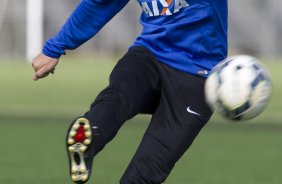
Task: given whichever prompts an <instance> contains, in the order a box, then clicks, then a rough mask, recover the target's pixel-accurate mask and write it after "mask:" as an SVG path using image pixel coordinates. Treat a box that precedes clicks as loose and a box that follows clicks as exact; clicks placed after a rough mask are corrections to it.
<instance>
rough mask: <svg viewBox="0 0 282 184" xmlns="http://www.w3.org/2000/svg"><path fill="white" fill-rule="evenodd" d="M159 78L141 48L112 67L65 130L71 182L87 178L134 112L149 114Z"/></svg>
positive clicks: (83, 180)
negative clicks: (102, 85) (105, 83)
mask: <svg viewBox="0 0 282 184" xmlns="http://www.w3.org/2000/svg"><path fill="white" fill-rule="evenodd" d="M158 88H159V79H158V73H157V72H156V70H155V67H154V64H153V62H152V61H151V59H150V57H148V56H147V55H146V52H144V51H143V50H142V49H140V48H137V49H132V50H130V51H129V52H128V53H127V54H126V55H125V56H124V57H123V58H122V59H121V60H120V61H119V62H118V64H117V65H116V66H115V68H114V69H113V71H112V73H111V75H110V84H109V86H108V87H107V88H106V89H104V90H103V91H102V92H101V93H100V94H99V95H98V96H97V98H96V99H95V101H94V102H93V104H92V105H91V108H90V110H89V111H88V112H87V113H86V114H85V115H84V116H83V117H80V118H78V119H76V120H75V121H74V122H73V123H72V125H71V126H70V129H69V131H68V136H67V149H68V155H69V158H70V159H69V160H70V173H71V177H72V180H73V181H75V182H77V183H79V182H81V183H84V182H86V181H87V180H88V179H89V174H90V169H91V165H92V159H93V156H95V155H96V154H97V153H98V152H99V151H100V150H101V149H102V148H103V147H104V146H105V145H106V143H108V142H109V141H110V140H111V139H112V138H113V137H114V136H115V135H116V133H117V131H118V130H119V128H120V127H121V125H122V124H123V123H124V122H125V121H126V120H128V119H129V118H131V117H133V116H134V115H136V114H137V113H140V112H143V113H152V112H154V111H155V109H156V106H157V105H158V103H159V96H160V95H159V91H158Z"/></svg>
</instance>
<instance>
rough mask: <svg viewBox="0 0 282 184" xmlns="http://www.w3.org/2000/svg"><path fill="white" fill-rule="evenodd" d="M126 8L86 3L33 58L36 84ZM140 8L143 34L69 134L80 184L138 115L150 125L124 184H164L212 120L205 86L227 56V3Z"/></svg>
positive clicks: (148, 3) (105, 0) (167, 1)
mask: <svg viewBox="0 0 282 184" xmlns="http://www.w3.org/2000/svg"><path fill="white" fill-rule="evenodd" d="M127 2H128V0H82V1H81V2H80V4H79V5H78V7H77V8H76V9H75V10H74V12H73V13H72V15H71V16H70V17H69V19H68V20H67V21H66V23H65V24H64V26H63V27H62V29H61V30H60V31H59V32H58V34H57V35H56V36H54V37H52V38H50V39H49V40H47V41H46V43H45V45H44V48H43V51H42V53H40V54H39V55H38V56H36V57H35V58H34V59H33V61H32V65H33V67H34V69H35V76H34V80H38V79H41V78H43V77H46V76H47V75H48V74H49V73H52V72H54V69H55V66H56V65H57V64H58V62H59V58H60V56H61V55H63V54H65V50H69V49H75V48H77V47H78V46H80V45H81V44H83V43H84V42H86V41H87V40H89V39H90V38H91V37H93V36H94V35H95V34H96V33H97V32H98V31H99V30H100V29H101V28H102V27H103V26H104V25H105V24H106V23H107V22H108V21H109V20H110V19H111V18H112V17H113V16H115V15H116V14H117V13H118V12H119V11H120V10H121V9H122V8H123V7H124V6H125V5H126V4H127ZM138 2H139V3H140V5H141V8H142V10H143V12H142V15H141V18H140V21H141V24H142V25H143V30H142V33H141V34H140V35H139V36H138V37H137V38H136V41H135V42H134V43H133V44H132V45H131V46H130V47H129V50H128V51H127V53H126V54H125V55H124V56H123V57H122V58H121V59H120V60H119V61H118V63H117V65H116V66H115V67H114V69H113V71H112V73H111V75H110V81H109V85H108V86H107V87H106V88H105V89H104V90H103V91H102V92H101V93H100V94H99V95H98V96H97V98H96V99H95V100H94V102H93V103H92V105H91V107H90V109H89V111H88V112H86V113H85V114H84V115H83V116H81V117H79V118H77V119H75V120H74V121H73V123H72V124H71V125H70V128H69V130H68V133H67V140H66V147H67V152H68V157H69V162H70V175H71V179H72V181H74V182H76V183H84V182H86V181H87V180H88V179H89V177H90V173H91V167H92V161H93V157H94V156H95V155H96V154H98V153H99V152H100V151H101V150H102V149H103V147H104V146H105V145H106V144H107V143H108V142H109V141H111V140H112V139H113V138H114V136H115V135H116V133H117V132H118V130H119V128H120V127H121V126H122V125H123V123H124V122H125V121H126V120H128V119H130V118H132V117H134V116H135V115H137V114H139V113H147V114H152V119H151V122H150V125H149V127H148V128H147V130H146V132H145V134H144V137H143V139H142V141H141V143H140V146H139V148H138V150H137V151H136V153H135V155H134V156H133V158H132V160H131V162H130V164H129V166H128V168H127V169H126V171H125V173H124V175H123V176H122V178H121V180H120V183H121V184H160V183H163V182H164V181H165V179H166V178H167V176H168V175H169V173H170V172H171V170H172V169H173V167H174V165H175V163H176V162H177V161H178V160H179V158H180V157H181V156H182V155H183V153H184V152H185V151H186V150H187V149H188V148H189V147H190V145H191V144H192V142H193V140H194V139H195V137H196V136H197V134H198V133H199V131H200V130H201V128H202V127H203V126H204V125H205V124H206V123H207V121H208V120H209V119H210V117H211V115H212V112H211V110H210V108H209V107H208V105H207V104H206V102H205V97H204V83H205V79H206V77H207V76H208V75H209V72H210V70H211V69H212V67H213V66H215V65H216V64H217V63H218V62H219V61H221V60H223V59H225V58H226V56H227V0H138ZM115 31H118V30H115ZM74 75H75V74H74ZM129 139H130V137H129Z"/></svg>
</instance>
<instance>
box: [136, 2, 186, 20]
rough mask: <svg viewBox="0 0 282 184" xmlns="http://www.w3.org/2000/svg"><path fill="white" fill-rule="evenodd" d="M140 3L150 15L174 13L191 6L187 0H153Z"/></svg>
mask: <svg viewBox="0 0 282 184" xmlns="http://www.w3.org/2000/svg"><path fill="white" fill-rule="evenodd" d="M140 4H141V7H142V9H143V11H144V13H145V14H146V15H148V16H150V17H152V16H160V15H172V14H173V13H177V12H179V11H180V10H181V9H182V8H185V7H188V6H189V4H188V2H187V0H151V1H148V2H141V3H140ZM172 12H173V13H172Z"/></svg>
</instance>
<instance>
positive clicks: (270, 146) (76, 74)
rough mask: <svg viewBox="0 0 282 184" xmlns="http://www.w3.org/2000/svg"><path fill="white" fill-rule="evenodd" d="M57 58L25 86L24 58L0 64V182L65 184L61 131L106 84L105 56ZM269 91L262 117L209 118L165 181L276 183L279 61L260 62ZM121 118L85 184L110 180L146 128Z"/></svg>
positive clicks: (281, 124) (281, 164)
mask: <svg viewBox="0 0 282 184" xmlns="http://www.w3.org/2000/svg"><path fill="white" fill-rule="evenodd" d="M85 60H86V61H78V60H76V59H74V60H70V59H63V60H62V62H61V63H60V64H59V66H58V67H57V69H56V74H55V75H54V76H50V77H49V78H47V79H44V80H42V81H38V82H34V81H32V77H33V70H32V68H31V67H30V66H29V65H28V64H26V63H25V62H24V61H21V62H20V61H19V62H0V67H1V72H0V86H1V87H0V89H1V90H0V131H1V134H0V137H1V139H0V145H1V148H0V150H1V152H0V183H1V184H2V183H3V184H6V183H7V184H38V183H40V184H50V183H51V184H62V183H65V184H67V183H69V184H70V183H71V181H70V179H69V176H68V166H67V157H66V152H65V147H64V141H65V134H66V129H67V127H68V125H69V123H70V122H71V121H72V119H73V118H75V117H77V116H79V115H81V114H82V113H83V112H85V111H86V110H87V109H88V107H89V105H90V103H91V102H92V100H93V99H94V98H95V96H96V95H97V93H98V92H99V91H100V90H101V89H103V88H104V87H105V86H106V85H107V80H108V75H109V73H110V71H111V69H112V67H113V66H114V62H113V61H112V60H111V59H104V60H103V61H102V60H99V61H96V62H91V61H89V60H87V59H85ZM266 65H267V66H268V68H269V70H270V73H271V74H272V77H273V84H274V92H273V96H272V100H271V102H270V104H269V106H268V107H267V109H266V110H265V112H264V113H263V114H262V115H260V116H259V117H258V118H256V119H254V120H252V121H249V122H244V123H234V122H229V121H226V120H225V119H223V118H220V117H218V116H217V115H215V116H214V117H213V118H212V119H211V121H210V122H209V123H208V125H207V126H206V127H205V128H204V129H203V131H202V132H201V133H200V135H199V136H198V138H197V139H196V140H195V142H194V144H193V145H192V147H191V149H190V150H189V151H188V152H187V153H186V154H185V155H184V156H183V157H182V159H181V160H180V161H179V162H178V163H177V164H176V166H175V169H174V170H173V172H172V173H171V175H170V176H169V178H168V179H167V181H166V182H165V183H166V184H189V183H192V184H226V183H228V184H238V183H240V184H280V183H281V182H282V175H281V171H282V108H281V104H282V77H281V75H280V71H281V68H282V62H280V63H279V62H274V61H272V62H268V63H266ZM149 119H150V117H149V116H143V115H142V116H141V115H140V116H137V117H136V118H134V119H132V120H130V121H128V122H127V123H126V124H125V125H124V126H123V127H122V129H121V130H120V132H119V134H118V135H117V137H116V138H115V139H114V140H113V141H112V142H111V143H110V144H108V146H107V147H106V148H105V149H104V150H103V151H102V152H101V154H99V155H98V156H97V157H96V158H95V164H94V168H93V173H92V177H91V180H90V182H89V183H95V184H114V183H118V181H119V178H120V177H121V176H122V174H123V172H124V170H125V169H126V166H127V164H128V163H129V161H130V159H131V157H132V156H133V154H134V152H135V150H136V148H137V146H138V144H139V142H140V140H141V138H142V135H143V133H144V131H145V129H146V127H147V126H148V122H149Z"/></svg>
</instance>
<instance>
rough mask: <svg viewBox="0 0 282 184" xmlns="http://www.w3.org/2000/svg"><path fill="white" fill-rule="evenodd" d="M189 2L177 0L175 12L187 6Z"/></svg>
mask: <svg viewBox="0 0 282 184" xmlns="http://www.w3.org/2000/svg"><path fill="white" fill-rule="evenodd" d="M187 6H189V4H188V3H187V2H186V1H185V0H175V3H174V11H173V13H176V12H179V10H180V9H181V8H185V7H187Z"/></svg>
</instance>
